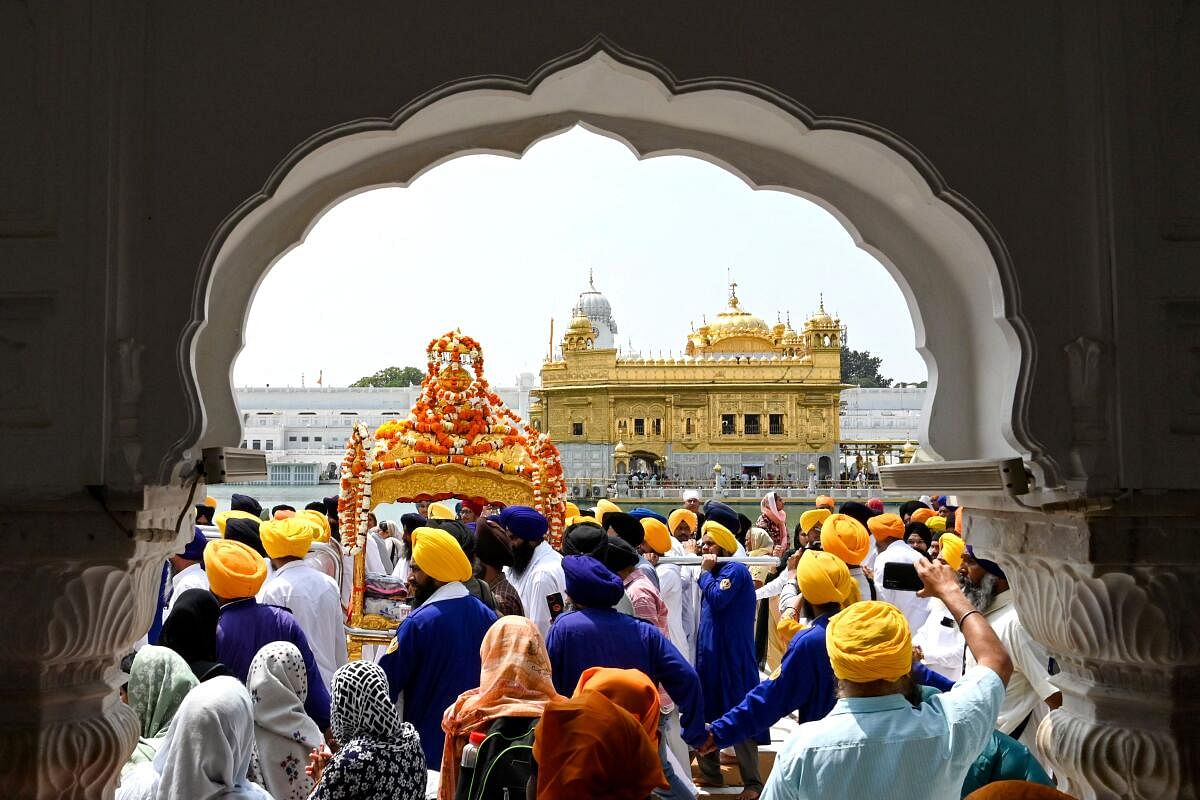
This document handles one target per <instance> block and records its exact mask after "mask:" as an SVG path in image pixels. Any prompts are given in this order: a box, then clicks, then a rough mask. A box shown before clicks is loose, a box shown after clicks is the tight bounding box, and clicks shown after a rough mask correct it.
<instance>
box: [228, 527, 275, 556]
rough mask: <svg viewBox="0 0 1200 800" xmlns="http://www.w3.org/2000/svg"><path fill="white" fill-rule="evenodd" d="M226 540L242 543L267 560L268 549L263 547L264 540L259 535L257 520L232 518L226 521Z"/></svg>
mask: <svg viewBox="0 0 1200 800" xmlns="http://www.w3.org/2000/svg"><path fill="white" fill-rule="evenodd" d="M225 538H226V539H229V540H230V541H234V542H241V543H242V544H244V545H246V546H247V547H249V548H251V549H252V550H254V552H256V553H258V554H259V555H260V556H262V557H263V558H267V549H266V548H265V547H263V543H262V539H261V538H260V537H259V535H258V522H257V520H252V519H246V518H244V517H230V518H229V519H228V520H226V521H225Z"/></svg>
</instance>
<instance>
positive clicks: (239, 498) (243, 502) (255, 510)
mask: <svg viewBox="0 0 1200 800" xmlns="http://www.w3.org/2000/svg"><path fill="white" fill-rule="evenodd" d="M229 507H230V508H231V509H233V510H234V511H245V512H247V513H250V514H253V515H254V516H256V517H261V516H262V506H261V505H259V502H258V501H257V500H255V499H254V498H253V497H251V496H250V495H248V494H235V495H234V496H233V497H230V498H229Z"/></svg>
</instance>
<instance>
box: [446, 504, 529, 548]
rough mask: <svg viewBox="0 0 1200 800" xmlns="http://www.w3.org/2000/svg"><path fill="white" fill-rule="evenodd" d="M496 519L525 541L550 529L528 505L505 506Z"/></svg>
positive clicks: (507, 529)
mask: <svg viewBox="0 0 1200 800" xmlns="http://www.w3.org/2000/svg"><path fill="white" fill-rule="evenodd" d="M430 508H431V509H432V508H433V506H430ZM496 521H497V522H499V523H500V524H501V525H503V526H504V529H505V530H506V531H508V532H509V533H511V534H512V535H513V536H518V537H520V538H522V539H524V540H525V541H527V542H540V541H541V540H542V539H544V538H545V537H546V531H548V530H550V522H549V521H548V520H547V519H546V518H545V517H543V516H542V515H541V514H540V513H538V511H537V509H534V508H530V507H529V506H507V507H505V509H504V510H503V511H501V512H500V513H499V514H497V515H496Z"/></svg>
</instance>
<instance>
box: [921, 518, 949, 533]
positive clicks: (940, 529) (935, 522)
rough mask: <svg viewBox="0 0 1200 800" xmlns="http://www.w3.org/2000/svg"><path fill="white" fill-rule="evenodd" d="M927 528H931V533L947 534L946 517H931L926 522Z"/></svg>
mask: <svg viewBox="0 0 1200 800" xmlns="http://www.w3.org/2000/svg"><path fill="white" fill-rule="evenodd" d="M925 527H926V528H929V532H930V533H945V532H946V518H945V517H930V518H929V519H927V520H925Z"/></svg>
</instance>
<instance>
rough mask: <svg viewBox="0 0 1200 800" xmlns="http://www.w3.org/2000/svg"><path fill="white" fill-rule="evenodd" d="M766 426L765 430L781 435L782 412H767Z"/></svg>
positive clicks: (774, 434)
mask: <svg viewBox="0 0 1200 800" xmlns="http://www.w3.org/2000/svg"><path fill="white" fill-rule="evenodd" d="M767 426H768V427H767V431H768V432H769V433H770V434H772V435H773V436H779V435H781V434H782V433H783V414H768V415H767Z"/></svg>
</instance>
